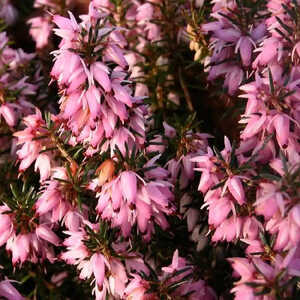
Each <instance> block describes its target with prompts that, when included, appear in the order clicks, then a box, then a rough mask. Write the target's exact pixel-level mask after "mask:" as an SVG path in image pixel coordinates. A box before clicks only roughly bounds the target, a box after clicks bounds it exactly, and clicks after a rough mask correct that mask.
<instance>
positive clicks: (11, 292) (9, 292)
mask: <svg viewBox="0 0 300 300" xmlns="http://www.w3.org/2000/svg"><path fill="white" fill-rule="evenodd" d="M0 296H1V297H4V298H5V299H7V300H24V299H25V298H24V297H23V296H22V295H21V294H20V293H19V292H18V291H17V290H16V288H15V287H14V286H13V285H12V284H11V283H10V280H7V279H6V280H2V281H1V282H0Z"/></svg>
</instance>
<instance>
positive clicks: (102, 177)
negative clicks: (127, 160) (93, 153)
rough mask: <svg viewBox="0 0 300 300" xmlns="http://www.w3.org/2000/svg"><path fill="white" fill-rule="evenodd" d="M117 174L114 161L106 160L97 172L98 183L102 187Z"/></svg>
mask: <svg viewBox="0 0 300 300" xmlns="http://www.w3.org/2000/svg"><path fill="white" fill-rule="evenodd" d="M114 172H115V164H114V161H113V160H112V159H107V160H105V161H104V162H103V163H102V164H101V165H100V166H99V167H98V169H97V170H96V174H97V175H98V183H99V185H100V186H102V185H103V184H104V183H105V182H106V181H107V180H108V179H109V178H111V177H112V176H113V174H114Z"/></svg>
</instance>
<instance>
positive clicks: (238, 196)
mask: <svg viewBox="0 0 300 300" xmlns="http://www.w3.org/2000/svg"><path fill="white" fill-rule="evenodd" d="M228 189H229V191H230V193H231V194H232V195H233V197H234V198H235V200H236V201H237V203H238V204H239V205H243V204H244V203H245V200H246V198H245V192H244V188H243V185H242V183H241V180H240V178H239V177H238V176H233V177H230V178H229V179H228Z"/></svg>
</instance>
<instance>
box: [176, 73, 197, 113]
mask: <svg viewBox="0 0 300 300" xmlns="http://www.w3.org/2000/svg"><path fill="white" fill-rule="evenodd" d="M178 76H179V82H180V85H181V88H182V90H183V93H184V97H185V100H186V103H187V106H188V109H189V110H190V111H191V112H192V111H194V107H193V103H192V99H191V95H190V93H189V90H188V88H187V86H186V84H185V82H184V79H183V76H182V70H181V68H180V67H179V69H178Z"/></svg>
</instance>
